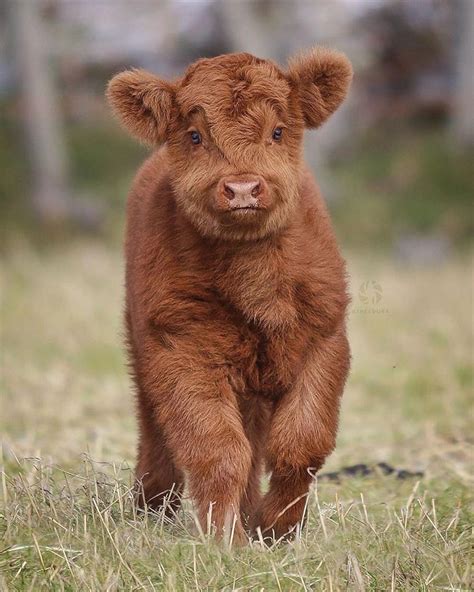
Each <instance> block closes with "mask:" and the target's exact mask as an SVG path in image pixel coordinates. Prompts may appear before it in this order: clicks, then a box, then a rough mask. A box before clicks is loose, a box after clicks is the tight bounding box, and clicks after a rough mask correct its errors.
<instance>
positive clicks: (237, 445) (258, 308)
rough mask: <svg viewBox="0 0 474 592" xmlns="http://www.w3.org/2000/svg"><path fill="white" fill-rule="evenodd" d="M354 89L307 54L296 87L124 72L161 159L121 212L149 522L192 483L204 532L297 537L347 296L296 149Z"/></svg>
mask: <svg viewBox="0 0 474 592" xmlns="http://www.w3.org/2000/svg"><path fill="white" fill-rule="evenodd" d="M350 79H351V67H350V64H349V62H348V61H347V59H346V58H345V57H344V56H343V55H342V54H340V53H337V52H333V51H329V50H325V49H314V50H312V51H310V52H309V53H306V54H304V55H302V56H299V57H298V58H296V59H294V60H292V61H291V62H290V66H289V68H288V70H287V71H284V70H282V69H280V68H279V67H278V66H277V65H276V64H274V63H272V62H270V61H267V60H261V59H258V58H256V57H254V56H251V55H249V54H245V53H241V54H231V55H225V56H220V57H216V58H212V59H202V60H199V61H198V62H196V63H195V64H193V65H191V66H190V67H189V68H188V70H187V71H186V73H185V75H184V76H183V77H182V78H180V79H179V80H176V81H174V82H166V81H164V80H162V79H160V78H157V77H156V76H154V75H152V74H148V73H146V72H143V71H138V70H132V71H127V72H123V73H121V74H118V75H117V76H116V77H115V78H113V80H112V81H111V83H110V85H109V89H108V98H109V101H110V103H111V105H112V107H113V109H114V111H115V112H116V114H117V115H118V117H119V119H120V120H121V121H122V123H123V124H124V125H125V127H126V128H127V129H128V131H129V132H131V133H132V134H133V135H134V136H136V137H137V138H138V139H139V140H142V141H145V142H147V143H149V144H152V145H153V146H160V145H163V146H162V147H161V148H160V149H158V150H157V151H156V152H154V153H153V154H152V156H151V157H150V158H149V159H148V160H147V161H146V162H145V164H144V165H143V166H142V168H141V169H140V171H139V173H138V175H137V177H136V179H135V182H134V185H133V187H132V190H131V193H130V197H129V201H128V212H127V216H128V225H127V236H126V247H125V251H126V258H127V268H126V293H127V295H126V323H127V331H128V342H129V350H130V359H131V364H132V368H133V375H134V379H135V382H136V388H137V393H138V414H139V422H140V444H139V451H138V467H137V477H138V479H140V480H141V481H142V483H143V492H144V498H145V500H146V502H147V503H148V504H151V505H152V506H154V507H157V506H159V505H160V504H162V503H163V497H164V496H165V495H167V493H168V494H169V492H170V491H173V492H174V494H175V497H174V501H175V502H176V503H178V502H179V493H180V492H181V491H182V489H183V486H184V483H185V481H186V484H187V486H188V487H189V492H190V495H191V496H192V498H193V500H194V502H195V504H196V507H197V511H198V514H199V519H200V521H201V524H202V526H203V528H204V530H205V529H206V528H207V525H208V524H209V521H211V523H212V525H213V526H214V528H215V530H216V532H217V534H218V535H220V536H222V535H224V536H229V535H230V532H231V531H232V532H233V535H234V539H236V540H239V541H243V540H244V539H245V536H244V527H248V528H249V529H255V528H256V527H260V528H261V530H262V532H263V533H264V535H265V534H266V535H274V536H276V537H280V536H282V535H285V534H287V533H289V532H290V531H292V530H294V529H295V526H296V525H298V524H299V523H301V521H302V518H303V511H304V506H305V497H306V494H307V492H308V487H309V485H310V482H311V478H312V474H314V471H316V470H318V469H319V468H320V467H321V465H322V464H323V462H324V460H325V458H326V457H327V455H328V454H329V453H330V452H331V451H332V450H333V448H334V444H335V438H336V430H337V423H338V410H339V399H340V397H341V394H342V391H343V387H344V382H345V380H346V376H347V373H348V369H349V347H348V343H347V339H346V329H345V311H346V306H347V302H348V297H347V293H346V281H345V271H344V261H343V259H342V258H341V256H340V254H339V251H338V247H337V244H336V240H335V237H334V234H333V231H332V229H331V223H330V220H329V217H328V214H327V211H326V208H325V206H324V203H323V201H322V199H321V196H320V194H319V191H318V189H317V187H316V185H315V182H314V181H313V178H312V176H311V174H310V173H309V172H308V170H307V168H306V167H305V166H304V164H303V160H302V137H303V131H304V128H305V127H308V128H314V127H318V126H319V125H321V124H322V123H323V122H324V121H325V120H326V119H327V118H328V117H329V115H331V113H333V112H334V111H335V110H336V109H337V107H338V106H339V105H340V103H341V102H342V101H343V99H344V97H345V95H346V92H347V88H348V85H349V83H350ZM264 465H265V466H266V467H267V469H268V470H269V471H271V479H270V488H269V491H268V492H267V493H266V494H265V495H264V496H263V497H262V495H261V492H260V479H261V474H262V471H263V468H264Z"/></svg>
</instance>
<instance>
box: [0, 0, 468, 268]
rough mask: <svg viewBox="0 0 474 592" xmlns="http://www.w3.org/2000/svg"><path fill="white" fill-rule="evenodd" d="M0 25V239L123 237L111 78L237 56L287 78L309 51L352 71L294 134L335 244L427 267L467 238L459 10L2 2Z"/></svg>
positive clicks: (123, 160) (246, 2)
mask: <svg viewBox="0 0 474 592" xmlns="http://www.w3.org/2000/svg"><path fill="white" fill-rule="evenodd" d="M0 17H1V30H0V39H1V41H0V44H1V54H0V106H1V119H0V166H1V170H2V175H1V177H0V208H1V209H0V219H1V230H2V236H3V238H4V239H6V240H7V242H8V240H9V239H11V238H12V237H15V236H17V235H18V234H20V235H21V236H23V237H26V238H33V237H34V238H35V240H36V239H40V240H42V241H46V242H48V240H50V239H52V238H53V236H57V235H60V236H61V235H63V237H62V238H65V236H67V235H70V234H71V233H72V232H73V233H77V232H81V231H82V232H84V231H85V232H89V233H93V234H96V235H97V236H101V237H103V238H104V240H106V239H107V238H110V237H111V235H113V234H114V232H115V230H116V229H117V228H120V227H121V225H122V223H123V207H122V206H123V203H124V199H125V196H126V192H127V188H128V186H129V184H130V180H131V177H132V175H133V173H134V171H135V170H136V167H137V165H138V163H139V162H140V161H141V160H142V159H143V158H144V156H145V153H146V151H145V150H144V149H143V148H141V147H140V146H138V145H137V144H136V143H134V142H133V141H132V140H130V139H128V138H127V137H126V135H125V134H124V133H122V131H121V130H120V129H119V128H118V126H117V125H116V123H115V122H114V121H112V119H111V117H110V113H109V111H108V109H107V105H106V104H105V102H104V88H105V85H106V83H107V81H108V79H109V78H110V77H111V76H112V75H113V74H114V73H116V72H117V71H119V70H122V69H125V68H128V67H141V68H146V69H149V70H151V71H153V72H156V73H159V74H160V75H162V76H164V77H174V76H177V75H179V74H180V73H181V72H182V71H183V69H184V68H185V67H186V66H187V65H188V64H189V63H190V62H192V61H194V60H195V59H197V58H199V57H203V56H213V55H218V54H221V53H226V52H232V51H241V50H245V51H249V52H251V53H254V54H256V55H259V56H262V57H269V58H273V59H275V60H277V61H279V62H280V63H281V64H282V65H284V64H285V62H286V59H287V57H288V56H289V55H291V54H292V53H294V52H297V51H298V50H300V49H301V48H305V47H310V46H312V45H314V44H322V45H328V46H331V47H336V48H338V49H341V50H343V51H345V52H347V54H348V55H349V57H350V59H351V60H352V62H353V64H354V69H355V79H354V86H353V88H352V92H351V95H350V98H349V100H348V101H347V103H346V104H345V106H344V107H343V109H341V111H340V112H339V113H337V114H336V116H334V117H333V118H332V119H331V120H330V121H329V122H328V124H327V125H325V126H324V127H323V128H322V129H321V130H318V131H316V132H313V133H310V134H307V135H308V138H307V152H306V155H307V159H308V161H309V162H310V164H311V165H312V166H313V168H314V169H315V171H316V174H317V177H318V179H319V182H320V184H321V185H322V187H323V190H324V193H325V196H326V199H327V200H328V202H329V205H330V208H331V210H332V212H333V215H334V217H335V222H336V225H337V229H338V233H339V236H340V239H341V240H342V241H343V242H344V243H347V244H349V245H351V246H355V247H368V248H375V247H377V248H379V247H381V246H383V247H386V248H387V249H389V250H391V251H392V252H394V253H395V254H396V255H397V256H399V257H401V258H403V259H408V260H415V261H419V260H420V261H425V260H436V259H437V258H439V257H444V256H446V255H447V254H448V253H449V252H450V251H451V250H452V249H453V248H457V247H460V246H461V247H462V246H463V245H464V244H466V241H467V240H468V238H469V236H470V234H471V233H472V230H473V216H472V210H471V207H470V206H471V203H470V198H471V195H472V188H473V175H472V172H471V163H472V160H471V157H472V146H473V142H474V120H473V117H472V115H471V108H472V101H473V92H474V91H473V85H474V83H473V76H472V59H473V57H474V56H473V53H474V49H473V47H474V29H473V27H474V25H473V23H474V2H473V1H472V0H449V1H446V0H312V1H311V0H292V1H285V0H282V1H278V0H230V1H226V2H224V1H221V0H189V1H186V0H114V1H112V0H87V1H83V0H10V1H8V0H1V2H0ZM45 229H48V232H47V234H46V235H43V232H44V230H45ZM116 234H117V235H120V229H119V231H118V232H117V233H116ZM42 235H43V236H42Z"/></svg>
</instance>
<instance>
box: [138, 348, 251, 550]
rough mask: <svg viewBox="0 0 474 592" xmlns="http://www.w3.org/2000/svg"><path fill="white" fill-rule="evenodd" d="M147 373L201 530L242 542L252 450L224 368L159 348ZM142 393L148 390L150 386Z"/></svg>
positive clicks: (161, 423)
mask: <svg viewBox="0 0 474 592" xmlns="http://www.w3.org/2000/svg"><path fill="white" fill-rule="evenodd" d="M157 360H159V365H158V366H156V367H155V368H153V367H150V368H149V376H160V377H161V381H160V384H159V388H155V394H154V397H153V403H152V404H153V408H154V409H155V420H156V421H157V422H158V423H159V426H160V429H161V430H162V431H163V434H164V436H165V440H166V444H167V447H168V449H169V451H170V453H171V455H172V458H173V461H174V463H175V464H176V466H177V468H178V469H179V470H180V471H182V472H183V474H184V475H185V476H186V481H187V484H188V487H189V493H190V495H191V497H192V499H193V501H194V504H195V507H196V510H197V514H198V518H199V522H200V525H201V528H202V530H203V531H204V532H207V531H208V530H209V528H211V530H212V531H214V532H215V534H216V536H217V537H218V538H224V539H229V538H230V537H232V539H233V541H234V542H235V543H238V544H240V543H244V542H245V541H246V537H245V534H244V530H243V527H242V523H241V517H240V504H241V500H242V497H243V495H244V492H245V489H246V487H247V484H248V480H249V473H250V468H251V465H252V449H251V446H250V443H249V441H248V438H247V436H246V435H245V432H244V429H243V425H242V419H241V414H240V411H239V408H238V404H237V400H236V396H235V393H234V392H233V390H232V388H231V386H230V384H229V381H228V380H227V377H226V375H225V372H224V371H223V370H221V369H219V368H215V367H214V368H213V367H210V366H209V364H208V363H206V360H205V359H203V360H197V359H196V358H195V357H193V358H192V359H189V360H188V359H186V356H185V355H183V354H182V353H181V355H179V356H178V355H176V356H175V355H173V354H170V353H166V352H161V353H160V355H159V356H157ZM147 391H148V392H149V393H150V392H153V389H152V384H150V385H149V386H148V388H147Z"/></svg>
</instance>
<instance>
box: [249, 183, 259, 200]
mask: <svg viewBox="0 0 474 592" xmlns="http://www.w3.org/2000/svg"><path fill="white" fill-rule="evenodd" d="M251 193H252V197H257V195H258V194H259V193H260V183H257V184H256V185H255V187H254V188H253V189H252V192H251Z"/></svg>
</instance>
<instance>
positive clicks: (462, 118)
mask: <svg viewBox="0 0 474 592" xmlns="http://www.w3.org/2000/svg"><path fill="white" fill-rule="evenodd" d="M459 8H460V10H459V15H458V16H459V27H458V28H459V31H460V43H459V48H458V51H457V69H456V70H457V72H456V74H457V85H456V94H455V101H454V109H453V117H452V129H453V134H454V137H455V139H456V140H457V142H458V143H459V144H461V145H470V146H472V145H473V144H474V117H473V114H472V108H473V105H474V74H473V71H472V61H473V59H474V1H473V0H460V2H459Z"/></svg>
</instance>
